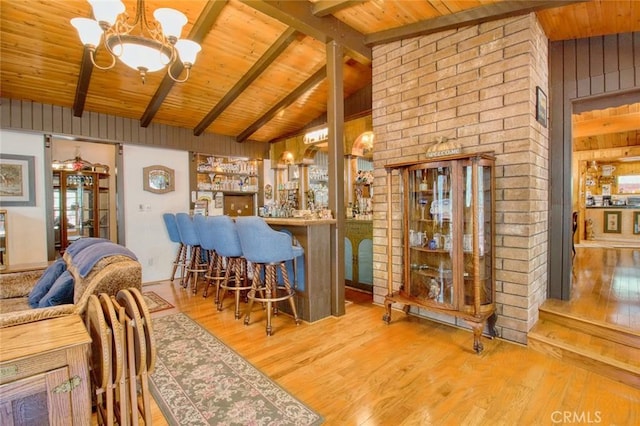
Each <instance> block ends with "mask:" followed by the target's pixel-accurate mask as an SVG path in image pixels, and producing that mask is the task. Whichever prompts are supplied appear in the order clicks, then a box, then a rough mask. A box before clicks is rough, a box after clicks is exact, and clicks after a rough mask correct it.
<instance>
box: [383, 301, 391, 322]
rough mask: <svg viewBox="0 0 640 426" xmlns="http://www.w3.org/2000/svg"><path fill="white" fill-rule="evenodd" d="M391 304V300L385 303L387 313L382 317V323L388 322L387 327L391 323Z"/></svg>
mask: <svg viewBox="0 0 640 426" xmlns="http://www.w3.org/2000/svg"><path fill="white" fill-rule="evenodd" d="M391 304H392V302H391V301H389V300H385V301H384V306H385V308H386V312H385V313H384V315H382V321H384V322H386V323H387V325H388V324H389V323H390V322H391Z"/></svg>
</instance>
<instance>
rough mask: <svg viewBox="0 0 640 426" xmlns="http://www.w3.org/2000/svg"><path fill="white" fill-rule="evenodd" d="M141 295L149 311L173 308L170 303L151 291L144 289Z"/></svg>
mask: <svg viewBox="0 0 640 426" xmlns="http://www.w3.org/2000/svg"><path fill="white" fill-rule="evenodd" d="M142 297H143V298H144V301H145V303H146V304H147V308H148V309H149V312H150V313H153V312H158V311H164V310H165V309H171V308H173V305H172V304H171V303H169V302H167V301H166V300H164V299H163V298H162V297H160V296H158V295H157V294H156V293H155V292H153V291H145V292H144V293H142Z"/></svg>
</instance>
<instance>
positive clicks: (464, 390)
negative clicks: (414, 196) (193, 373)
mask: <svg viewBox="0 0 640 426" xmlns="http://www.w3.org/2000/svg"><path fill="white" fill-rule="evenodd" d="M607 256H608V255H607ZM606 259H608V257H606ZM144 290H152V291H154V292H156V293H157V294H158V295H160V296H161V297H163V298H165V299H166V300H168V301H169V302H171V303H172V304H173V305H175V306H176V308H174V309H170V310H165V311H161V312H157V313H154V314H153V316H160V315H168V314H172V313H176V312H184V313H186V314H187V315H189V316H190V317H191V318H193V319H194V320H195V321H197V322H198V323H200V324H201V325H202V326H203V327H205V328H206V329H207V330H209V331H210V332H211V333H213V334H214V335H216V336H217V337H218V338H219V339H221V340H222V341H223V342H225V343H226V344H227V345H229V346H230V347H232V348H233V349H234V350H235V351H237V352H238V353H240V354H241V355H242V356H244V357H245V358H246V359H247V360H249V361H250V362H251V363H253V364H254V365H255V366H256V367H257V368H259V369H260V370H262V371H263V372H264V373H265V374H267V375H268V376H270V377H271V378H272V379H273V380H274V381H276V382H277V383H279V384H280V385H281V386H283V387H284V388H285V389H287V390H288V391H289V392H291V393H292V394H293V395H295V396H296V397H297V398H299V399H300V400H302V401H303V402H304V403H306V404H307V405H308V406H310V407H312V408H313V409H314V410H316V411H317V412H318V413H320V414H321V415H322V416H323V417H324V418H325V424H326V425H371V426H373V425H431V424H438V425H440V424H441V425H534V424H540V425H549V424H553V423H558V422H563V421H564V423H565V424H569V423H571V424H586V423H599V424H606V425H609V424H617V425H632V424H640V390H639V389H634V388H632V387H629V386H626V385H623V384H621V383H618V382H615V381H613V380H609V379H607V378H605V377H603V376H600V375H597V374H595V373H592V372H589V371H587V370H584V369H582V368H579V367H576V366H573V365H569V364H567V363H564V362H561V361H558V360H556V359H553V358H551V357H548V356H545V355H543V354H540V353H538V352H535V351H533V350H530V349H528V348H526V347H523V346H520V345H516V344H513V343H509V342H506V341H502V340H499V339H496V340H485V341H484V345H485V350H484V352H483V353H482V354H481V355H476V354H475V353H474V352H473V350H472V343H473V338H472V334H471V333H470V332H468V331H465V330H459V329H456V328H452V327H450V326H445V325H441V324H438V323H435V322H431V321H427V320H421V319H417V318H414V317H407V316H405V315H404V314H403V313H402V312H394V314H393V316H392V322H391V324H390V325H386V324H385V323H384V322H383V321H382V314H383V309H382V308H381V307H379V306H374V305H372V304H371V303H370V302H369V301H367V300H366V299H364V300H363V299H362V298H353V299H354V301H353V302H351V303H347V306H346V315H344V316H342V317H330V318H327V319H324V320H321V321H317V322H315V323H312V324H309V323H302V324H301V325H299V326H296V325H295V324H294V322H293V320H292V318H291V317H289V316H286V315H280V316H278V317H276V318H275V319H274V322H273V325H274V334H273V335H272V336H270V337H267V336H266V335H265V330H264V325H265V324H264V321H263V320H262V319H263V318H264V317H263V314H262V313H261V312H259V311H258V310H256V311H255V313H254V314H252V324H250V325H249V326H245V325H244V324H243V322H242V320H235V319H234V316H233V310H232V309H231V308H230V306H229V303H231V299H230V298H227V306H226V307H225V310H224V311H222V312H217V311H216V309H215V308H214V306H213V301H212V298H211V296H210V297H209V298H207V299H203V297H202V296H201V292H199V293H200V294H198V295H193V294H191V292H188V291H185V290H183V289H182V288H180V287H179V285H177V284H176V285H175V287H174V286H172V285H171V284H170V283H169V282H164V283H158V284H154V285H148V286H145V288H144ZM356 299H357V300H356ZM256 309H259V307H256ZM185 356H188V354H185ZM153 413H154V422H153V424H154V425H162V424H166V421H164V418H163V417H162V414H161V413H160V411H159V409H158V408H157V406H156V405H155V404H154V406H153Z"/></svg>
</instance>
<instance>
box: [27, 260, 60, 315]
mask: <svg viewBox="0 0 640 426" xmlns="http://www.w3.org/2000/svg"><path fill="white" fill-rule="evenodd" d="M66 270H67V264H66V263H65V262H64V260H63V259H62V258H60V259H58V260H56V261H55V262H54V263H52V264H51V265H49V267H48V268H47V269H45V271H44V273H43V274H42V276H41V277H40V279H39V280H38V282H37V283H36V285H35V286H34V287H33V288H32V289H31V292H30V293H29V306H31V307H32V308H37V307H38V303H40V299H42V298H43V297H44V295H45V294H47V293H48V292H49V290H50V289H51V286H52V285H53V283H55V282H56V280H57V279H58V277H59V276H60V275H62V273H63V272H64V271H66Z"/></svg>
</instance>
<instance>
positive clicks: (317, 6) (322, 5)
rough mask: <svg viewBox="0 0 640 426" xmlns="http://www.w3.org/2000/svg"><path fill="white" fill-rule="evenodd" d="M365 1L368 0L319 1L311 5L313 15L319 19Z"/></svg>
mask: <svg viewBox="0 0 640 426" xmlns="http://www.w3.org/2000/svg"><path fill="white" fill-rule="evenodd" d="M365 1H369V0H319V1H317V2H315V3H313V14H314V15H315V16H318V17H320V18H321V17H323V16H328V15H331V14H334V13H336V12H339V11H341V10H342V9H345V8H347V7H350V6H353V5H354V4H360V3H364V2H365Z"/></svg>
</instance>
